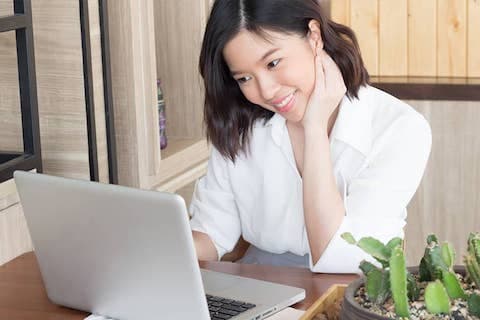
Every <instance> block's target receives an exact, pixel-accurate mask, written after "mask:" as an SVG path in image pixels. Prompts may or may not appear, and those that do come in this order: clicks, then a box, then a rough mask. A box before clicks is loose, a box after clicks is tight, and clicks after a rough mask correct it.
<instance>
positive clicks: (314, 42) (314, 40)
mask: <svg viewBox="0 0 480 320" xmlns="http://www.w3.org/2000/svg"><path fill="white" fill-rule="evenodd" d="M308 29H309V31H308V42H309V43H310V46H311V47H312V50H313V53H314V55H316V52H317V46H320V48H322V49H323V40H322V32H321V31H320V23H319V22H318V21H317V20H314V19H312V20H310V22H309V23H308Z"/></svg>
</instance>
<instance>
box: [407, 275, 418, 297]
mask: <svg viewBox="0 0 480 320" xmlns="http://www.w3.org/2000/svg"><path fill="white" fill-rule="evenodd" d="M407 295H408V300H410V301H415V300H417V299H418V298H419V297H420V288H419V287H418V285H417V280H416V279H415V277H414V276H413V274H411V273H410V272H408V273H407Z"/></svg>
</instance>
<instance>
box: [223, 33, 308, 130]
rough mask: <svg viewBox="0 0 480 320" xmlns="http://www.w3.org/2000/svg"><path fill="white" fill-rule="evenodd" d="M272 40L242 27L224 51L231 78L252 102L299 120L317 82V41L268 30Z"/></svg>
mask: <svg viewBox="0 0 480 320" xmlns="http://www.w3.org/2000/svg"><path fill="white" fill-rule="evenodd" d="M267 34H268V35H269V36H270V37H269V41H267V40H265V39H263V38H262V37H260V36H258V35H256V34H255V33H252V32H250V31H246V30H242V31H241V32H239V33H238V34H237V35H236V36H235V37H234V38H233V39H232V40H230V41H229V42H228V43H227V45H226V46H225V48H224V50H223V56H224V58H225V61H226V62H227V64H228V67H229V69H230V72H231V74H232V77H233V78H234V79H235V80H236V81H237V83H238V86H239V87H240V90H241V91H242V93H243V94H244V95H245V97H246V98H247V99H248V100H249V101H250V102H252V103H254V104H257V105H259V106H261V107H263V108H265V109H268V110H271V111H273V112H276V113H280V114H281V115H282V116H283V117H284V118H285V119H286V120H287V121H290V122H299V121H301V120H302V118H303V115H304V113H305V109H306V105H307V102H308V99H309V97H310V94H311V93H312V90H313V87H314V83H315V68H314V52H315V51H314V50H315V45H316V43H315V41H313V40H311V39H310V38H309V37H308V36H307V37H300V36H297V35H288V34H284V33H278V32H270V31H269V32H267Z"/></svg>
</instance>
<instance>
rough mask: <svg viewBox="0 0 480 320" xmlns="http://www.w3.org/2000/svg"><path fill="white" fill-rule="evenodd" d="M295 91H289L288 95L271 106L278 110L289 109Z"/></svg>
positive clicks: (285, 110)
mask: <svg viewBox="0 0 480 320" xmlns="http://www.w3.org/2000/svg"><path fill="white" fill-rule="evenodd" d="M295 92H296V91H294V92H292V93H290V94H289V95H288V96H286V97H285V98H283V99H282V100H281V101H280V102H279V103H275V104H273V106H274V107H275V108H276V109H278V111H279V112H283V113H284V112H287V111H289V110H290V109H291V107H292V106H293V102H294V100H295V99H294V97H295Z"/></svg>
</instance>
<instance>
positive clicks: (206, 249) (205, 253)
mask: <svg viewBox="0 0 480 320" xmlns="http://www.w3.org/2000/svg"><path fill="white" fill-rule="evenodd" d="M192 235H193V242H194V243H195V250H196V252H197V258H198V260H203V261H209V260H215V261H217V260H218V254H217V249H215V245H214V244H213V241H212V239H210V237H209V236H208V234H206V233H203V232H199V231H192Z"/></svg>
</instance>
